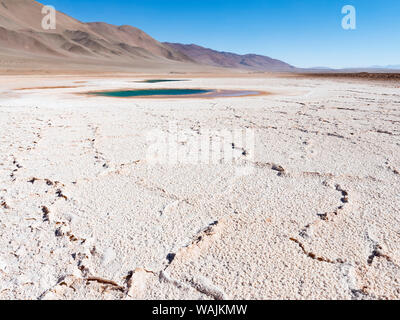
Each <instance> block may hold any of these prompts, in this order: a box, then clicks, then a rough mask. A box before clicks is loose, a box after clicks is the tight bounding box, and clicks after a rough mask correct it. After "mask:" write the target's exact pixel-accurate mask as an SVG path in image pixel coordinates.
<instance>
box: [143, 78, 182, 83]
mask: <svg viewBox="0 0 400 320" xmlns="http://www.w3.org/2000/svg"><path fill="white" fill-rule="evenodd" d="M175 81H187V80H173V79H151V80H143V81H136V82H137V83H160V82H175Z"/></svg>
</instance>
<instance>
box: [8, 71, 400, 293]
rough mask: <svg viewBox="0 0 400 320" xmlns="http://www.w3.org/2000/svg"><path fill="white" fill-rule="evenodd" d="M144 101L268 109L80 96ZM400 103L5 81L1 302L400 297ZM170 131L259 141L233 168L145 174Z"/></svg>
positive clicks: (123, 82)
mask: <svg viewBox="0 0 400 320" xmlns="http://www.w3.org/2000/svg"><path fill="white" fill-rule="evenodd" d="M148 78H161V79H164V78H166V79H176V78H182V79H185V80H187V81H180V82H168V83H158V84H157V83H153V84H146V83H139V82H138V80H143V79H148ZM149 87H151V88H206V89H207V88H211V89H221V90H250V91H266V92H268V93H269V94H268V95H260V96H251V97H234V98H232V97H221V98H214V99H202V98H201V97H194V98H192V97H187V98H184V99H174V98H166V99H153V98H148V99H135V98H110V97H98V96H87V95H85V94H84V93H85V92H89V91H96V90H97V91H101V90H110V89H116V90H117V89H119V88H132V89H134V88H149ZM399 87H400V85H399V83H398V80H396V79H394V80H392V81H391V80H387V79H363V78H357V77H311V76H295V75H286V76H285V75H280V76H279V75H272V74H269V75H257V74H253V75H251V76H249V75H238V74H236V75H226V76H215V75H193V74H182V75H171V74H169V75H157V76H155V75H153V76H148V75H140V74H136V75H128V74H120V75H115V74H114V75H44V74H42V75H34V74H25V75H7V74H4V75H2V76H0V123H1V124H0V128H1V129H0V299H239V300H240V299H399V298H400V217H399V211H400V197H399V195H400V153H399V146H400V93H399ZM171 123H175V124H177V125H178V127H179V130H185V132H191V134H192V135H193V136H201V135H202V134H203V132H208V133H210V132H211V133H218V132H219V131H221V130H228V131H234V130H252V131H253V132H254V148H253V149H252V150H251V151H249V150H247V151H246V147H245V146H243V145H241V143H242V141H235V140H234V138H232V141H224V143H226V144H229V145H232V149H234V150H236V151H238V158H239V161H238V162H235V163H229V162H226V161H223V159H222V158H221V159H220V160H221V161H214V162H213V163H179V162H178V163H162V162H161V163H158V164H154V163H149V161H148V157H147V152H148V150H149V146H150V145H149V144H150V142H149V140H148V133H149V132H151V131H152V130H154V129H155V128H157V129H159V130H161V131H162V132H165V133H166V134H168V132H169V130H170V125H171ZM211 139H212V137H211ZM181 143H182V144H184V143H185V141H181ZM217 160H218V159H217ZM241 166H244V168H247V169H248V168H250V169H251V170H241V168H242V169H243V167H241Z"/></svg>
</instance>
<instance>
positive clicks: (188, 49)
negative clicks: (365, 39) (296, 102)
mask: <svg viewBox="0 0 400 320" xmlns="http://www.w3.org/2000/svg"><path fill="white" fill-rule="evenodd" d="M42 7H43V5H42V4H40V3H39V2H37V1H34V0H0V70H6V71H10V70H27V69H29V70H49V69H58V70H87V69H96V70H104V71H111V70H120V71H126V70H128V71H142V72H147V71H152V70H153V71H170V72H171V71H188V70H190V71H194V70H196V71H200V70H201V71H210V70H215V69H216V68H215V67H229V68H239V69H252V70H263V71H264V70H268V71H275V70H277V71H285V70H290V66H289V65H287V64H285V63H283V62H281V61H278V60H273V59H270V58H267V57H263V56H257V55H246V56H240V55H235V54H232V53H222V52H217V51H213V50H211V49H205V48H202V47H199V46H194V45H191V46H186V45H179V44H169V43H160V42H159V41H157V40H155V39H153V38H152V37H150V36H149V35H148V34H146V33H145V32H143V31H142V30H139V29H137V28H135V27H131V26H114V25H110V24H107V23H103V22H95V23H83V22H81V21H78V20H76V19H74V18H71V17H69V16H68V15H65V14H63V13H61V12H57V25H56V26H57V27H56V30H43V29H42V26H41V23H42V19H43V17H44V15H43V14H42ZM204 65H206V66H204Z"/></svg>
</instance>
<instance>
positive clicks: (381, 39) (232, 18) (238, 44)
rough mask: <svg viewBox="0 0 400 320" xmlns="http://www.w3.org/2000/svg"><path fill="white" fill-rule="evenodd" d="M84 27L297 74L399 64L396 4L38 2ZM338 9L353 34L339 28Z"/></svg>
mask: <svg viewBox="0 0 400 320" xmlns="http://www.w3.org/2000/svg"><path fill="white" fill-rule="evenodd" d="M39 2H41V3H43V4H47V5H54V6H55V7H56V9H57V10H60V11H62V12H64V13H66V14H69V15H71V16H73V17H74V18H76V19H78V20H81V21H84V22H94V21H104V22H108V23H111V24H116V25H123V24H129V25H133V26H135V27H138V28H140V29H142V30H143V31H145V32H147V33H148V34H150V35H151V36H152V37H154V38H156V39H157V40H159V41H170V42H181V43H196V44H199V45H202V46H205V47H209V48H213V49H216V50H221V51H232V52H236V53H241V54H244V53H258V54H263V55H267V56H270V57H273V58H277V59H281V60H284V61H286V62H288V63H291V64H293V65H295V66H298V67H317V66H327V67H366V66H372V65H399V64H400V18H399V17H400V1H399V0H379V1H378V0H246V1H244V0H196V1H192V0H74V1H72V0H39ZM344 5H353V6H354V7H355V8H356V10H357V29H356V30H344V29H343V28H342V24H341V21H342V18H343V16H344V15H343V14H342V13H341V9H342V7H343V6H344Z"/></svg>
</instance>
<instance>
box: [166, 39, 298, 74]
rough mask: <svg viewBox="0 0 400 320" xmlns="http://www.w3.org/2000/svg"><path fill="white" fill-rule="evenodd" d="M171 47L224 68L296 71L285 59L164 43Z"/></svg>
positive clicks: (203, 61)
mask: <svg viewBox="0 0 400 320" xmlns="http://www.w3.org/2000/svg"><path fill="white" fill-rule="evenodd" d="M164 44H165V45H167V46H168V47H170V48H171V49H175V50H177V51H180V52H182V53H183V54H185V55H186V56H188V57H190V58H192V59H193V60H194V61H196V62H198V63H201V64H206V65H211V66H216V67H224V68H240V69H249V70H258V71H294V70H295V68H294V67H293V66H291V65H289V64H287V63H285V62H283V61H280V60H276V59H272V58H269V57H266V56H261V55H256V54H246V55H239V54H235V53H231V52H219V51H215V50H212V49H208V48H204V47H201V46H198V45H195V44H188V45H187V44H180V43H168V42H166V43H164Z"/></svg>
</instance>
